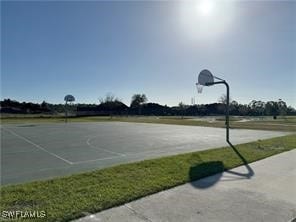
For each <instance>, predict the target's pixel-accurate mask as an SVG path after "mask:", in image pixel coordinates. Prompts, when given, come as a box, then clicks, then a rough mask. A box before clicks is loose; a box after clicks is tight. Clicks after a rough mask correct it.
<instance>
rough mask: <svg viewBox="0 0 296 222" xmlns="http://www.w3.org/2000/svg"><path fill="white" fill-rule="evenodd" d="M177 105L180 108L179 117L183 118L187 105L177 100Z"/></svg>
mask: <svg viewBox="0 0 296 222" xmlns="http://www.w3.org/2000/svg"><path fill="white" fill-rule="evenodd" d="M178 107H179V110H180V113H181V118H182V119H183V118H184V115H185V110H186V108H187V106H186V105H185V103H183V102H179V104H178Z"/></svg>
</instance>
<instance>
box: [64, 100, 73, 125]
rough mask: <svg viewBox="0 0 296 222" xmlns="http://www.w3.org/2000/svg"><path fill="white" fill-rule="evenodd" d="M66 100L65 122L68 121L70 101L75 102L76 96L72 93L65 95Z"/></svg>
mask: <svg viewBox="0 0 296 222" xmlns="http://www.w3.org/2000/svg"><path fill="white" fill-rule="evenodd" d="M64 101H65V122H66V123H67V122H68V107H67V106H68V103H71V102H74V101H75V98H74V96H72V95H66V96H65V97H64Z"/></svg>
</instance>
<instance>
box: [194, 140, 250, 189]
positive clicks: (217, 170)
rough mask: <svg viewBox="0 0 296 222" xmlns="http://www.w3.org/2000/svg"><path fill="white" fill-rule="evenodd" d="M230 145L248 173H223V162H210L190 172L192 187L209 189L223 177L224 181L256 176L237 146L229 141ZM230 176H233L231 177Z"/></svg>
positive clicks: (230, 171) (195, 167) (228, 171)
mask: <svg viewBox="0 0 296 222" xmlns="http://www.w3.org/2000/svg"><path fill="white" fill-rule="evenodd" d="M228 144H229V145H230V147H231V148H232V149H233V151H234V152H235V153H236V155H237V156H238V157H239V158H240V159H241V161H242V162H243V163H244V166H245V168H246V170H247V172H246V173H241V172H237V171H233V170H227V171H225V172H223V171H224V170H225V169H224V164H223V162H221V161H210V162H205V163H202V164H197V165H196V166H192V167H191V168H190V170H189V177H190V180H191V181H193V182H191V185H192V186H194V187H196V188H199V189H207V188H209V187H211V186H213V185H215V184H216V183H217V182H218V181H220V180H221V177H222V176H223V179H222V181H232V180H240V179H250V178H251V177H252V176H254V174H255V173H254V170H253V169H252V168H251V167H250V166H249V164H248V161H247V160H246V159H245V158H244V157H243V156H242V155H241V154H240V153H239V151H238V150H237V149H236V148H235V146H234V145H233V144H232V143H231V142H230V141H228ZM213 174H214V175H213ZM229 174H231V176H230V175H229ZM210 175H212V176H210ZM206 176H210V177H207V178H203V177H206ZM200 178H203V179H200ZM198 179H200V180H198Z"/></svg>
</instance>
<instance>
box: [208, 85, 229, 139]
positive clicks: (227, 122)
mask: <svg viewBox="0 0 296 222" xmlns="http://www.w3.org/2000/svg"><path fill="white" fill-rule="evenodd" d="M216 84H224V85H225V86H226V113H225V116H226V118H225V125H226V142H227V143H229V85H228V83H227V82H226V81H225V80H223V81H218V82H212V83H206V86H212V85H216Z"/></svg>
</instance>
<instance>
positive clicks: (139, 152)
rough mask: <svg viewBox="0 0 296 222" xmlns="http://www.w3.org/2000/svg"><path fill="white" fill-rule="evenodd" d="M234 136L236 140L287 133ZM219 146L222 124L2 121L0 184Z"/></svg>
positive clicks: (222, 143)
mask: <svg viewBox="0 0 296 222" xmlns="http://www.w3.org/2000/svg"><path fill="white" fill-rule="evenodd" d="M230 134H231V141H232V143H233V144H238V143H245V142H249V141H255V140H258V139H266V138H271V137H275V136H282V135H286V134H287V133H284V132H272V131H255V130H231V133H230ZM221 146H227V144H226V143H225V130H224V129H221V128H210V127H195V126H177V125H161V124H144V123H143V124H142V123H120V122H112V123H106V122H105V123H68V124H63V123H58V124H57V123H55V124H9V125H1V167H2V169H1V184H11V183H22V182H27V181H32V180H37V179H46V178H51V177H56V176H62V175H69V174H72V173H77V172H84V171H88V170H92V169H98V168H103V167H108V166H112V165H115V164H119V163H127V162H132V161H138V160H143V159H148V158H154V157H160V156H166V155H172V154H178V153H184V152H191V151H197V150H203V149H210V148H215V147H221Z"/></svg>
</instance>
